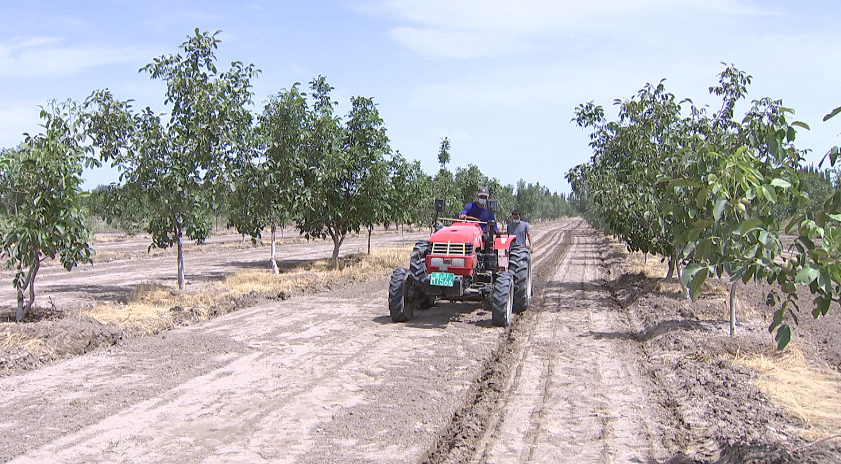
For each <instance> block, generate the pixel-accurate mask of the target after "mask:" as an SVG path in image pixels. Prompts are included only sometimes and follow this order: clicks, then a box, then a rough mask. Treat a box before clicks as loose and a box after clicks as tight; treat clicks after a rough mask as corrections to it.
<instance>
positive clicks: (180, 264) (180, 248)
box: [175, 230, 186, 290]
mask: <svg viewBox="0 0 841 464" xmlns="http://www.w3.org/2000/svg"><path fill="white" fill-rule="evenodd" d="M175 243H176V246H177V247H178V289H179V290H184V289H185V288H186V287H185V285H184V245H183V244H182V243H181V231H180V230H179V231H178V236H177V238H176V240H175Z"/></svg>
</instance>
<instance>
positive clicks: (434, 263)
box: [429, 258, 444, 267]
mask: <svg viewBox="0 0 841 464" xmlns="http://www.w3.org/2000/svg"><path fill="white" fill-rule="evenodd" d="M443 264H444V258H432V259H430V261H429V265H430V266H432V267H440V266H441V265H443Z"/></svg>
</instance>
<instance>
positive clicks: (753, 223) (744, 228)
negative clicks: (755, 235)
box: [739, 217, 762, 235]
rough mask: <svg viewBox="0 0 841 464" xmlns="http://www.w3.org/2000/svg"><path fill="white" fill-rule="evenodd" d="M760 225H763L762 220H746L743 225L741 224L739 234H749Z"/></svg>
mask: <svg viewBox="0 0 841 464" xmlns="http://www.w3.org/2000/svg"><path fill="white" fill-rule="evenodd" d="M760 225H762V219H760V218H755V217H753V218H750V219H745V220H744V221H742V223H741V224H739V234H741V235H745V234H747V233H748V232H750V231H752V230H754V229H756V228H757V227H759V226H760Z"/></svg>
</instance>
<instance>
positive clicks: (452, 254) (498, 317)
mask: <svg viewBox="0 0 841 464" xmlns="http://www.w3.org/2000/svg"><path fill="white" fill-rule="evenodd" d="M487 207H488V210H489V211H490V212H495V209H496V200H493V199H491V200H488V206H487ZM435 210H436V211H437V212H438V213H440V212H443V211H444V199H443V198H436V199H435ZM440 220H441V221H445V222H449V223H450V225H449V226H437V227H436V231H435V232H434V233H433V234H432V236H431V237H429V240H425V241H420V242H417V243H416V244H415V248H414V250H413V251H412V257H411V262H410V264H409V268H408V269H406V268H398V269H395V270H394V272H393V273H392V274H391V282H390V284H389V287H388V309H389V312H390V313H391V320H392V321H394V322H405V321H408V320H409V319H411V318H412V316H413V315H414V309H415V308H419V309H427V308H430V307H432V305H433V304H435V300H436V299H437V298H441V299H446V300H450V301H481V302H483V304H484V306H485V308H486V309H489V310H490V311H491V315H492V318H491V319H492V321H493V324H494V325H496V326H500V327H507V326H508V325H510V324H511V319H512V313H514V312H521V311H524V310H525V309H526V308H528V307H529V304H530V303H531V252H530V251H529V248H528V246H526V244H525V243H516V237H515V236H513V235H501V236H495V235H494V233H493V231H494V229H495V228H496V224H495V223H494V222H493V221H488V222H487V223H484V224H485V229H486V230H487V231H488V232H487V233H485V232H484V231H483V230H482V228H481V226H480V224H483V223H482V222H480V221H479V220H478V219H476V218H473V217H468V218H467V219H446V218H442V219H440ZM438 221H439V219H437V218H436V221H435V223H436V224H438Z"/></svg>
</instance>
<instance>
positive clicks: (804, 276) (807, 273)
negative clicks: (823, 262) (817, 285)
mask: <svg viewBox="0 0 841 464" xmlns="http://www.w3.org/2000/svg"><path fill="white" fill-rule="evenodd" d="M820 274H821V271H820V269H818V268H817V267H815V265H814V264H810V265H809V266H806V267H804V268H803V269H801V270H800V271H798V272H797V276H795V277H794V282H795V283H797V284H798V285H808V284H810V283H812V282H814V281H815V279H817V278H818V276H819V275H820Z"/></svg>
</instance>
